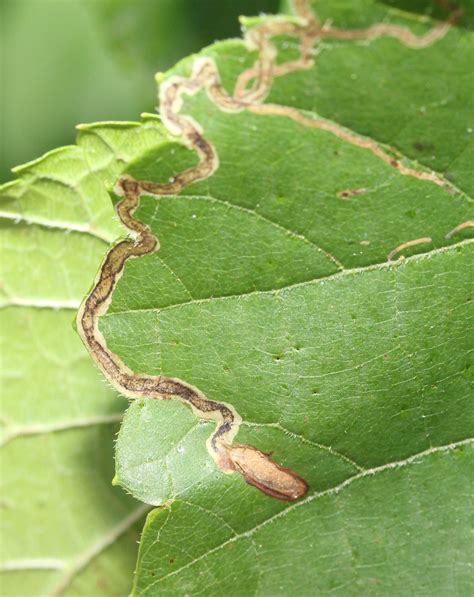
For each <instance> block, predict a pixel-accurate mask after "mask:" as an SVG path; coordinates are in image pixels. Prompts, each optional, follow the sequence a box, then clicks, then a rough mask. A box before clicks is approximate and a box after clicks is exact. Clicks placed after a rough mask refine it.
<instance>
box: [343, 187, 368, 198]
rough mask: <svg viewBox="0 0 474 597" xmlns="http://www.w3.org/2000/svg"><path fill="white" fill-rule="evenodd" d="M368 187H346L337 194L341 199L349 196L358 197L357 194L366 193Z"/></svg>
mask: <svg viewBox="0 0 474 597" xmlns="http://www.w3.org/2000/svg"><path fill="white" fill-rule="evenodd" d="M366 192H367V189H364V188H361V189H345V190H344V191H339V193H337V196H338V197H340V198H341V199H346V198H347V197H356V196H357V195H362V193H366Z"/></svg>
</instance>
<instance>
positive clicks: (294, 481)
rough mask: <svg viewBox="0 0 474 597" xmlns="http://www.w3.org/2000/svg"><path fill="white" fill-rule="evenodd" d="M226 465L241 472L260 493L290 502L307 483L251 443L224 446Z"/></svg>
mask: <svg viewBox="0 0 474 597" xmlns="http://www.w3.org/2000/svg"><path fill="white" fill-rule="evenodd" d="M226 452H227V458H228V466H229V468H232V469H233V470H235V471H238V472H239V473H241V475H242V476H243V477H244V479H245V480H246V482H247V483H249V484H250V485H254V486H255V487H257V488H258V489H260V491H263V493H266V494H267V495H269V496H271V497H274V498H277V499H279V500H285V501H289V502H293V501H295V500H299V499H300V498H302V497H304V496H305V495H306V493H307V491H308V484H307V483H306V481H305V480H304V479H303V478H302V477H300V476H299V475H298V474H297V473H295V472H294V471H292V470H291V469H289V468H285V467H283V466H280V465H279V464H277V463H276V462H273V460H271V458H270V456H269V455H268V454H265V453H264V452H261V451H260V450H257V448H254V447H252V446H246V445H242V444H235V445H230V446H226Z"/></svg>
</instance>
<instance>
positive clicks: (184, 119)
mask: <svg viewBox="0 0 474 597" xmlns="http://www.w3.org/2000/svg"><path fill="white" fill-rule="evenodd" d="M294 7H295V12H296V13H297V15H299V17H300V20H299V21H298V22H290V21H288V20H286V19H285V18H284V17H281V18H275V19H271V20H270V21H268V22H266V23H264V24H262V25H260V26H257V27H254V28H253V29H251V30H250V31H249V32H248V33H247V35H246V43H247V46H248V48H249V49H252V50H257V51H258V59H257V61H256V63H255V64H254V65H253V66H252V67H251V68H250V69H248V70H246V71H244V72H243V73H242V74H241V75H240V77H239V78H238V81H237V83H236V86H235V90H234V95H229V94H228V93H227V92H226V90H225V89H224V88H223V86H222V84H221V80H220V76H219V72H218V70H217V66H216V64H215V62H214V61H213V60H212V59H210V58H197V59H196V60H195V62H194V66H193V70H192V74H191V76H190V77H189V78H183V77H177V76H173V77H170V78H169V79H167V80H166V81H165V82H164V83H163V84H162V86H161V90H160V114H161V117H162V120H163V123H164V125H165V126H166V128H167V129H168V130H169V132H170V133H172V134H174V135H176V136H178V137H180V138H181V139H182V140H183V142H184V143H185V144H186V145H187V146H188V147H189V148H190V149H192V150H193V151H195V152H196V153H197V155H198V157H199V163H198V164H197V166H195V167H193V168H190V169H188V170H185V171H183V172H180V173H178V174H176V175H175V176H174V177H173V178H172V179H171V181H170V182H167V183H157V182H151V181H144V180H134V179H133V178H131V177H129V176H122V177H121V178H120V179H119V181H118V183H117V185H116V187H115V192H116V194H117V195H119V196H120V197H122V199H121V200H120V202H119V203H118V205H117V213H118V216H119V218H120V220H121V222H122V223H123V224H124V225H125V226H126V227H127V228H128V230H130V232H131V233H133V235H134V238H133V239H127V240H122V241H120V242H118V243H117V244H116V245H115V246H114V247H112V248H111V249H110V251H109V252H108V254H107V256H106V258H105V260H104V262H103V264H102V267H101V269H100V270H99V273H98V275H97V278H96V280H95V283H94V287H93V289H92V291H91V292H90V294H89V295H88V296H87V297H86V298H85V300H84V302H83V303H82V305H81V307H80V309H79V312H78V315H77V328H78V331H79V334H80V336H81V338H82V340H83V342H84V344H85V345H86V347H87V348H88V350H89V352H90V354H91V355H92V358H93V359H94V361H95V362H96V363H97V365H98V366H99V368H100V369H101V370H102V372H103V373H104V375H105V376H106V377H107V379H108V380H109V381H110V382H111V383H112V384H113V385H114V386H115V387H116V388H117V390H118V391H119V392H120V393H121V394H124V395H125V396H127V397H128V398H154V399H160V400H168V399H178V400H181V401H182V402H185V403H186V404H189V406H191V408H192V409H193V411H194V412H195V414H196V415H197V416H198V417H200V418H201V419H207V420H213V421H215V422H216V430H215V431H214V433H213V434H212V436H211V437H210V438H209V440H208V449H209V452H210V454H211V456H212V457H213V459H214V460H215V462H216V464H217V465H218V466H219V467H220V468H221V469H222V470H223V471H226V472H234V471H236V472H239V473H240V474H242V475H243V477H244V479H245V480H246V481H247V483H250V484H251V485H254V486H255V487H257V488H258V489H260V490H261V491H263V492H264V493H266V494H267V495H269V496H272V497H275V498H278V499H281V500H290V501H291V500H297V499H299V498H301V497H303V496H304V495H305V494H306V492H307V490H308V485H307V483H306V481H305V480H304V479H303V478H302V477H300V476H299V475H298V474H297V473H295V472H294V471H292V470H290V469H288V468H285V467H283V466H280V465H279V464H277V463H275V462H273V461H272V460H271V458H270V456H269V455H268V454H265V453H263V452H261V451H260V450H258V449H257V448H254V447H253V446H248V445H241V444H233V439H234V437H235V435H236V433H237V431H238V429H239V425H240V422H241V419H240V416H239V415H238V413H237V412H236V411H235V409H234V408H233V407H232V406H231V405H230V404H228V403H226V402H220V401H216V400H210V399H209V398H207V397H206V396H204V394H203V393H202V392H200V391H199V390H198V389H197V388H195V387H193V386H192V385H190V384H188V383H186V382H184V381H181V380H179V379H175V378H172V377H164V376H160V375H158V376H156V375H146V374H142V373H135V372H133V371H132V370H131V369H129V368H128V367H127V366H126V365H125V363H123V361H122V360H121V359H120V358H119V357H118V356H117V355H116V354H114V353H113V352H112V351H111V350H109V348H108V347H107V343H106V341H105V338H104V337H103V335H102V334H101V332H100V330H99V325H98V322H99V318H100V317H101V316H102V315H104V314H105V313H106V312H107V310H108V307H109V305H110V302H111V300H112V295H113V292H114V290H115V288H116V286H117V282H118V281H119V279H120V277H121V276H122V274H123V270H124V267H125V264H126V262H127V261H128V260H129V259H133V258H138V257H141V256H142V255H147V254H149V253H152V252H154V251H157V250H158V249H159V241H158V239H157V238H156V237H155V236H154V234H153V233H152V232H151V230H150V228H149V227H148V226H147V225H146V224H144V223H142V222H140V221H139V220H137V219H136V218H135V217H134V212H135V210H136V209H137V207H138V205H139V203H140V197H141V195H155V196H157V197H161V196H164V195H175V194H178V193H179V192H180V191H181V190H182V189H184V188H185V187H187V186H188V185H190V184H192V183H193V182H196V181H198V180H203V179H206V178H208V177H209V176H211V175H212V174H213V173H214V172H215V171H216V170H217V168H218V167H219V158H218V155H217V152H216V149H215V147H214V146H213V145H212V144H211V143H210V142H209V141H208V140H207V139H206V138H205V136H204V134H203V131H202V129H201V127H200V126H199V124H198V123H196V122H195V121H194V120H193V119H192V118H191V117H190V116H186V115H184V114H181V108H182V103H183V101H182V96H183V95H185V94H186V95H193V94H195V93H196V92H198V91H199V90H202V89H204V90H205V91H206V93H207V95H208V96H209V98H210V99H211V101H213V102H214V104H215V105H216V106H218V107H219V108H220V109H221V110H223V111H225V112H240V111H242V110H247V109H250V110H252V111H253V112H256V113H265V114H273V115H277V116H285V117H288V118H292V119H294V120H297V121H298V122H300V123H301V124H302V125H305V126H311V127H315V128H322V129H325V130H328V131H330V132H332V133H334V134H336V135H338V136H339V137H341V138H342V139H344V140H345V141H347V142H349V143H353V144H355V145H359V146H360V147H364V148H366V149H368V150H370V151H372V152H373V153H374V154H375V155H377V156H378V157H379V158H380V159H382V160H384V161H386V162H387V163H389V164H390V165H392V166H393V167H396V168H398V170H399V172H400V173H401V174H404V175H407V176H416V177H418V178H423V179H425V180H431V181H432V182H434V183H436V184H440V185H442V184H445V181H443V180H442V179H441V178H439V177H437V176H436V175H435V174H427V173H422V172H418V171H416V170H413V169H410V168H406V167H402V166H401V164H399V163H398V162H396V161H395V160H393V158H391V157H390V156H389V155H388V154H386V153H385V152H384V151H383V150H382V149H381V148H380V147H379V146H378V145H377V144H376V143H375V142H373V141H368V140H363V139H362V138H359V137H358V136H357V135H354V134H350V133H348V132H347V131H346V130H345V129H343V128H342V127H338V125H336V124H334V123H331V124H329V123H327V121H323V120H317V119H310V118H308V117H305V116H303V115H301V114H300V113H299V112H298V111H297V110H294V109H293V108H287V107H283V106H272V105H265V106H262V105H261V102H262V101H263V100H264V99H265V98H266V97H267V95H268V93H269V91H270V88H271V85H272V83H273V80H274V79H275V77H280V76H283V75H285V74H287V73H290V72H292V71H296V70H301V69H306V68H310V67H311V66H312V65H313V58H312V56H313V47H314V44H315V43H316V42H317V41H318V40H319V39H320V38H323V37H324V38H327V37H333V38H337V39H367V38H371V37H375V36H382V35H389V36H392V37H396V38H397V39H399V41H400V42H401V43H403V44H405V45H407V46H410V47H412V48H423V47H426V46H428V45H430V44H432V43H434V42H435V41H437V40H438V39H440V38H441V37H442V36H443V35H445V33H446V31H447V30H448V29H449V26H450V24H452V23H453V22H454V21H455V20H456V19H458V18H459V16H460V14H459V10H455V11H453V12H452V13H451V15H450V17H449V18H448V20H447V21H446V22H444V23H440V24H438V25H436V26H435V27H434V28H433V29H431V30H430V31H428V32H427V33H426V34H424V35H422V36H420V37H417V36H415V35H413V34H412V33H411V31H410V30H409V29H407V28H406V27H400V26H398V25H389V24H385V23H381V24H376V25H372V26H371V27H369V28H368V29H362V30H354V31H350V30H341V29H335V28H332V27H325V26H321V24H320V22H319V20H318V18H317V17H316V16H315V15H314V14H313V13H312V12H311V9H310V4H309V1H308V0H294ZM281 34H286V35H292V36H294V37H297V38H298V39H299V41H300V57H299V58H298V59H297V60H295V61H292V62H287V63H285V64H277V63H276V55H277V52H276V50H275V48H274V46H273V45H272V43H271V38H272V37H273V36H275V35H281Z"/></svg>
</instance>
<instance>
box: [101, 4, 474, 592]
mask: <svg viewBox="0 0 474 597" xmlns="http://www.w3.org/2000/svg"><path fill="white" fill-rule="evenodd" d="M317 6H318V10H320V12H321V16H322V17H323V18H327V17H329V16H330V15H331V16H332V18H333V21H334V23H335V25H336V26H341V27H349V26H354V27H355V26H357V27H359V28H361V27H364V26H369V25H371V24H373V23H374V22H378V21H384V22H385V23H393V24H399V25H404V26H407V27H410V29H411V30H413V32H414V33H416V34H419V35H421V34H422V33H424V32H425V31H427V30H428V29H429V28H430V27H432V26H433V22H432V21H430V20H427V21H426V20H423V19H417V18H416V17H415V18H412V15H409V14H405V13H403V12H401V11H394V10H393V9H391V8H387V7H386V6H383V5H380V4H377V3H373V2H369V1H363V2H362V1H361V2H358V3H357V5H356V4H355V3H350V4H348V3H344V2H337V3H335V2H331V3H329V2H328V3H324V2H319V3H318V5H317ZM260 22H261V20H257V21H249V22H248V23H249V24H250V25H252V24H258V23H260ZM275 43H276V44H277V46H278V50H279V53H278V62H279V63H285V62H289V61H290V60H294V59H295V58H296V57H297V50H298V46H297V44H296V42H295V40H294V39H293V38H289V37H285V38H279V39H277V40H276V42H275ZM472 47H473V43H472V36H471V34H470V33H468V32H467V31H465V30H463V29H462V28H452V29H451V30H450V31H449V32H447V34H446V35H445V36H444V37H443V38H442V39H440V40H438V41H436V43H433V44H430V45H428V46H427V47H425V48H420V49H413V48H409V47H406V45H404V44H403V43H402V42H401V41H400V39H397V38H394V37H387V36H381V37H379V38H377V39H371V40H370V41H369V42H364V43H360V42H354V41H346V42H344V41H341V40H331V39H329V38H328V39H326V40H325V41H324V43H321V44H320V46H319V47H318V54H317V59H316V62H315V66H314V67H313V68H311V69H307V70H304V71H303V70H302V71H300V72H297V73H292V74H290V75H287V76H283V77H280V78H277V79H276V80H275V81H274V82H273V86H272V90H271V93H270V95H269V97H268V98H267V104H269V103H272V102H273V103H276V104H278V105H279V106H286V107H289V108H291V111H290V110H286V111H285V110H280V111H279V112H278V109H276V108H275V107H273V108H272V107H270V109H269V110H267V111H265V110H264V109H260V110H249V111H243V112H240V113H238V114H235V113H229V112H226V111H223V110H221V109H220V108H219V107H218V106H216V105H215V104H214V103H213V101H211V100H210V99H209V97H208V96H207V95H206V94H205V93H204V92H203V91H201V92H199V93H198V94H196V95H195V96H193V97H191V98H186V101H185V104H184V107H183V109H182V111H183V113H186V114H190V115H192V116H193V118H194V119H195V120H196V121H197V122H199V124H200V125H201V127H202V129H203V131H204V136H205V137H206V138H207V139H208V140H210V141H211V142H212V144H213V145H214V146H215V148H216V150H217V153H218V156H219V168H218V169H217V171H216V172H215V174H213V175H212V176H211V177H209V178H207V179H206V180H203V181H201V182H198V183H195V184H193V185H191V186H189V187H187V188H186V189H185V190H184V191H183V192H182V193H181V194H180V195H179V196H172V197H170V196H166V197H165V196H163V197H160V198H157V197H150V196H149V197H146V196H145V197H142V200H141V206H140V208H139V210H138V212H137V214H136V217H137V218H138V219H139V220H141V221H144V222H146V223H148V224H149V225H150V226H151V228H152V230H153V232H154V233H155V234H156V235H157V236H158V237H159V239H160V243H161V249H160V251H159V252H158V253H156V254H152V255H148V256H146V257H143V258H141V259H136V260H134V261H132V262H130V263H129V264H128V265H127V266H126V268H125V273H124V276H123V278H122V279H121V280H120V282H119V285H118V287H117V290H116V292H115V294H114V297H113V301H112V304H111V306H110V309H109V312H108V314H107V315H106V316H104V317H103V318H102V319H101V323H100V327H101V331H102V333H103V334H104V336H105V338H106V339H107V342H108V345H109V347H110V348H111V349H112V350H113V351H114V352H116V353H117V354H118V355H119V356H120V357H121V358H122V359H123V361H124V362H125V363H126V364H127V365H128V366H129V367H130V368H131V369H132V370H134V371H137V372H146V373H150V374H161V373H163V374H164V375H169V376H176V377H178V378H181V379H184V380H186V381H187V382H189V383H191V384H193V385H195V386H197V387H198V388H199V389H200V390H202V391H203V392H204V393H205V394H206V396H208V397H209V398H211V399H214V400H224V401H226V402H229V403H231V404H232V405H233V406H234V407H235V408H236V410H237V411H238V412H239V413H240V415H241V416H242V419H243V423H242V425H241V428H240V431H239V434H238V436H237V441H238V442H245V443H248V444H251V445H254V446H256V447H258V448H259V449H260V450H263V451H271V452H272V453H273V458H274V459H275V460H276V461H277V462H280V463H282V464H284V465H285V466H290V467H291V468H292V469H294V470H296V471H298V472H299V473H300V474H302V475H303V476H304V477H305V479H306V480H307V481H308V482H309V485H310V492H309V494H308V497H306V498H305V499H304V500H302V501H301V502H299V503H297V504H296V505H291V506H285V505H284V504H282V503H280V502H277V501H276V500H274V499H272V498H269V497H266V496H264V495H262V494H259V493H258V492H257V491H256V490H255V489H254V488H252V487H249V486H247V485H245V483H244V481H243V479H242V478H240V477H238V476H237V475H231V476H227V475H224V474H222V472H220V471H219V470H218V469H217V468H216V467H215V465H214V463H213V461H212V459H211V458H210V456H209V454H208V452H207V450H206V446H205V441H206V438H207V437H208V436H209V434H210V433H211V431H212V427H211V425H210V424H208V423H203V422H200V421H199V420H198V419H196V417H195V416H194V415H193V414H192V413H191V412H190V411H189V410H188V409H187V408H186V406H184V405H183V404H181V403H162V402H148V401H146V400H144V401H137V402H136V403H135V404H134V405H133V406H132V407H131V408H130V409H129V411H128V413H127V415H126V418H125V421H124V423H123V425H122V429H121V432H120V435H119V440H118V443H117V474H116V480H115V482H116V483H120V484H121V485H122V486H124V487H125V488H126V489H127V490H128V491H130V492H131V493H132V494H133V495H135V496H136V497H138V498H139V499H141V500H143V501H145V502H148V503H151V504H154V505H159V506H162V507H161V508H160V509H158V510H156V511H154V512H153V513H152V514H150V516H149V518H148V522H147V525H146V527H145V532H144V535H143V538H142V544H141V550H140V555H139V562H138V569H137V576H136V579H135V589H134V593H135V594H137V595H155V594H159V595H162V594H172V595H175V594H194V593H198V592H206V593H207V594H218V593H220V592H222V587H223V585H225V587H226V590H227V591H228V592H230V593H231V594H236V595H240V594H242V595H248V594H260V593H261V594H269V595H270V594H275V593H277V594H287V593H288V592H290V591H291V590H299V591H303V593H304V594H311V593H313V592H314V591H315V590H317V591H321V592H323V591H329V590H340V591H341V592H344V591H347V590H348V587H350V589H351V590H353V591H356V592H359V591H360V592H372V593H378V592H380V591H382V592H383V591H385V592H393V593H394V594H398V593H400V592H402V593H403V592H410V593H413V592H415V593H416V592H436V591H439V590H441V592H450V593H451V592H453V593H455V594H463V593H464V592H465V591H466V589H467V587H469V586H471V588H472V576H471V575H470V574H469V571H468V568H467V560H468V556H466V555H463V550H465V549H466V546H467V545H468V541H469V528H468V526H467V517H468V513H469V504H467V503H466V502H465V501H463V500H462V499H461V500H460V498H459V495H466V494H467V492H468V487H469V482H470V480H471V479H472V473H471V470H472V469H470V468H469V467H470V466H471V467H472V459H470V458H469V456H470V454H471V446H470V443H471V441H472V439H471V438H472V432H473V426H474V418H473V414H472V393H471V386H470V384H469V378H468V373H469V369H468V355H469V350H470V348H471V343H470V338H469V336H468V332H467V330H468V328H469V321H470V320H469V316H471V318H472V311H470V302H469V301H470V292H471V290H472V284H471V282H470V279H469V276H468V271H469V269H470V268H471V267H472V243H471V242H470V241H469V240H468V237H469V236H470V235H471V232H470V231H471V230H472V229H471V228H470V227H468V226H466V227H464V228H457V227H458V226H459V225H460V224H462V223H463V222H467V221H469V220H472V218H473V207H472V201H471V199H470V198H469V197H468V196H467V195H466V194H465V191H467V190H468V189H469V188H470V184H471V180H470V179H469V177H468V174H469V172H468V170H467V168H465V167H464V166H462V167H459V168H458V167H457V166H456V165H455V164H457V165H458V166H459V165H460V164H464V165H465V164H467V160H468V156H469V154H468V151H467V139H468V135H469V130H468V125H467V122H468V116H469V106H468V104H467V102H466V98H467V91H466V80H467V77H468V73H469V64H470V60H471V58H469V55H468V50H470V51H471V52H472ZM203 55H205V56H210V57H212V58H213V59H214V60H215V62H216V64H217V66H218V69H219V72H220V75H221V77H222V80H223V83H224V85H225V87H226V89H227V90H229V91H230V90H232V89H233V87H234V84H235V82H236V79H237V77H238V75H239V74H240V73H241V72H242V71H243V70H244V69H246V68H247V67H250V66H251V65H252V64H253V62H254V61H255V58H256V54H255V53H249V51H248V49H247V48H246V46H245V44H244V43H241V42H238V41H230V42H224V43H220V44H216V45H215V46H212V47H211V48H209V49H207V50H205V51H204V53H203ZM195 60H196V58H195V57H192V58H190V59H189V60H185V61H183V62H182V63H180V64H179V65H178V66H177V67H176V69H174V70H173V71H171V73H169V75H167V76H171V75H175V74H179V75H182V76H186V77H189V76H190V74H191V71H192V67H193V64H194V62H195ZM452 64H455V65H456V69H453V68H451V65H452ZM347 65H350V67H349V66H347ZM394 65H397V68H394ZM343 66H344V68H345V69H347V68H350V69H351V74H350V75H348V74H347V73H346V72H345V70H344V68H343ZM458 71H459V72H458ZM434 72H436V73H437V76H436V77H434V76H433V73H434ZM362 74H364V76H365V77H366V79H367V80H366V85H365V87H364V89H365V91H364V93H365V94H366V95H367V98H368V99H366V100H364V101H361V99H360V98H359V99H358V100H357V101H356V102H354V101H349V100H348V98H347V97H345V96H344V93H343V91H344V89H343V87H344V84H346V83H347V77H349V79H352V80H357V79H358V77H359V76H362ZM352 75H353V76H352ZM443 78H444V83H443V85H442V88H443V89H444V90H445V91H446V90H447V89H449V92H450V93H451V94H452V96H453V98H454V99H453V101H446V102H442V104H439V102H440V101H441V100H440V99H439V94H440V91H439V88H440V86H441V84H440V79H443ZM369 79H370V80H369ZM161 80H162V81H163V79H161ZM164 80H166V77H165V79H164ZM340 89H341V94H339V90H340ZM421 90H422V92H421ZM322 97H330V98H331V101H328V102H327V104H326V110H325V113H324V115H325V116H330V117H331V120H322V119H321V115H320V114H318V113H317V112H316V109H317V108H318V103H316V100H318V101H320V100H319V99H318V98H322ZM321 105H322V104H321ZM439 105H441V106H442V110H441V112H442V113H443V119H442V123H441V119H440V110H439V109H438V107H439ZM435 106H436V109H435ZM321 111H323V110H321ZM420 112H422V113H423V117H417V115H418V114H420ZM341 114H347V117H344V118H343V117H342V116H341ZM339 117H340V118H341V120H342V121H343V124H344V125H346V126H348V125H350V127H351V129H347V128H343V127H342V126H341V123H340V122H338V118H339ZM358 118H359V119H361V118H365V119H366V121H367V122H370V125H371V128H370V127H369V128H366V129H364V127H363V126H362V125H361V126H359V125H358V122H359V124H360V122H361V121H360V120H357V119H358ZM351 119H353V120H351ZM403 130H404V131H405V137H404V136H403V135H401V134H400V132H401V131H403ZM360 132H364V133H366V134H367V133H369V134H370V135H371V137H362V136H361V135H360ZM408 133H409V136H408V137H407V136H406V135H408ZM407 139H408V140H407ZM418 141H419V142H420V144H421V143H425V144H426V143H428V142H429V143H433V144H436V148H437V151H436V155H435V158H436V159H431V158H430V159H426V160H425V159H421V158H420V159H419V161H418V162H416V161H413V160H410V158H414V157H418V154H417V153H416V152H417V151H418V150H417V148H416V147H415V145H414V143H415V142H416V143H418ZM383 143H389V144H390V147H389V146H384V145H383ZM375 148H379V149H375ZM381 151H382V152H384V153H383V154H381ZM384 156H385V157H384ZM387 156H391V158H390V157H387ZM195 163H196V157H195V155H194V154H193V153H192V152H191V151H189V150H187V149H184V148H183V147H182V146H181V145H178V144H177V143H175V144H173V143H170V144H167V145H161V146H160V147H159V148H157V149H153V150H151V151H149V152H147V153H146V154H144V155H143V156H141V157H140V158H139V159H137V160H136V161H135V162H134V163H133V164H131V165H130V166H129V167H128V168H127V172H128V173H129V174H130V175H131V176H133V177H134V178H136V179H146V180H154V181H166V180H168V178H169V177H170V176H172V175H173V174H175V173H176V172H180V171H182V170H183V169H185V168H187V167H190V166H192V165H193V164H195ZM424 166H429V167H431V168H433V169H434V170H437V171H438V172H437V174H436V172H435V173H434V174H431V175H430V174H429V172H430V171H429V170H427V169H424ZM404 169H405V170H404ZM422 173H424V174H425V176H423V174H422ZM448 181H450V182H448ZM453 230H456V233H455V234H453V233H452V231H453ZM421 239H424V240H423V242H421ZM412 240H419V241H420V242H419V244H413V245H410V244H409V245H406V246H405V245H404V243H407V242H409V241H412ZM397 247H401V248H402V249H403V258H402V259H400V260H398V261H392V260H390V259H389V260H387V258H388V257H389V256H390V257H394V258H395V259H397V258H398V257H399V253H398V252H397V251H394V250H395V249H396V248H397ZM440 512H443V513H446V514H445V515H444V516H441V515H440ZM447 534H449V536H450V540H449V541H447V540H446V536H447ZM420 558H421V559H420ZM420 562H421V564H420ZM420 565H421V566H423V567H424V568H425V569H426V570H427V572H426V574H420ZM447 569H448V570H449V573H448V572H447Z"/></svg>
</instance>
